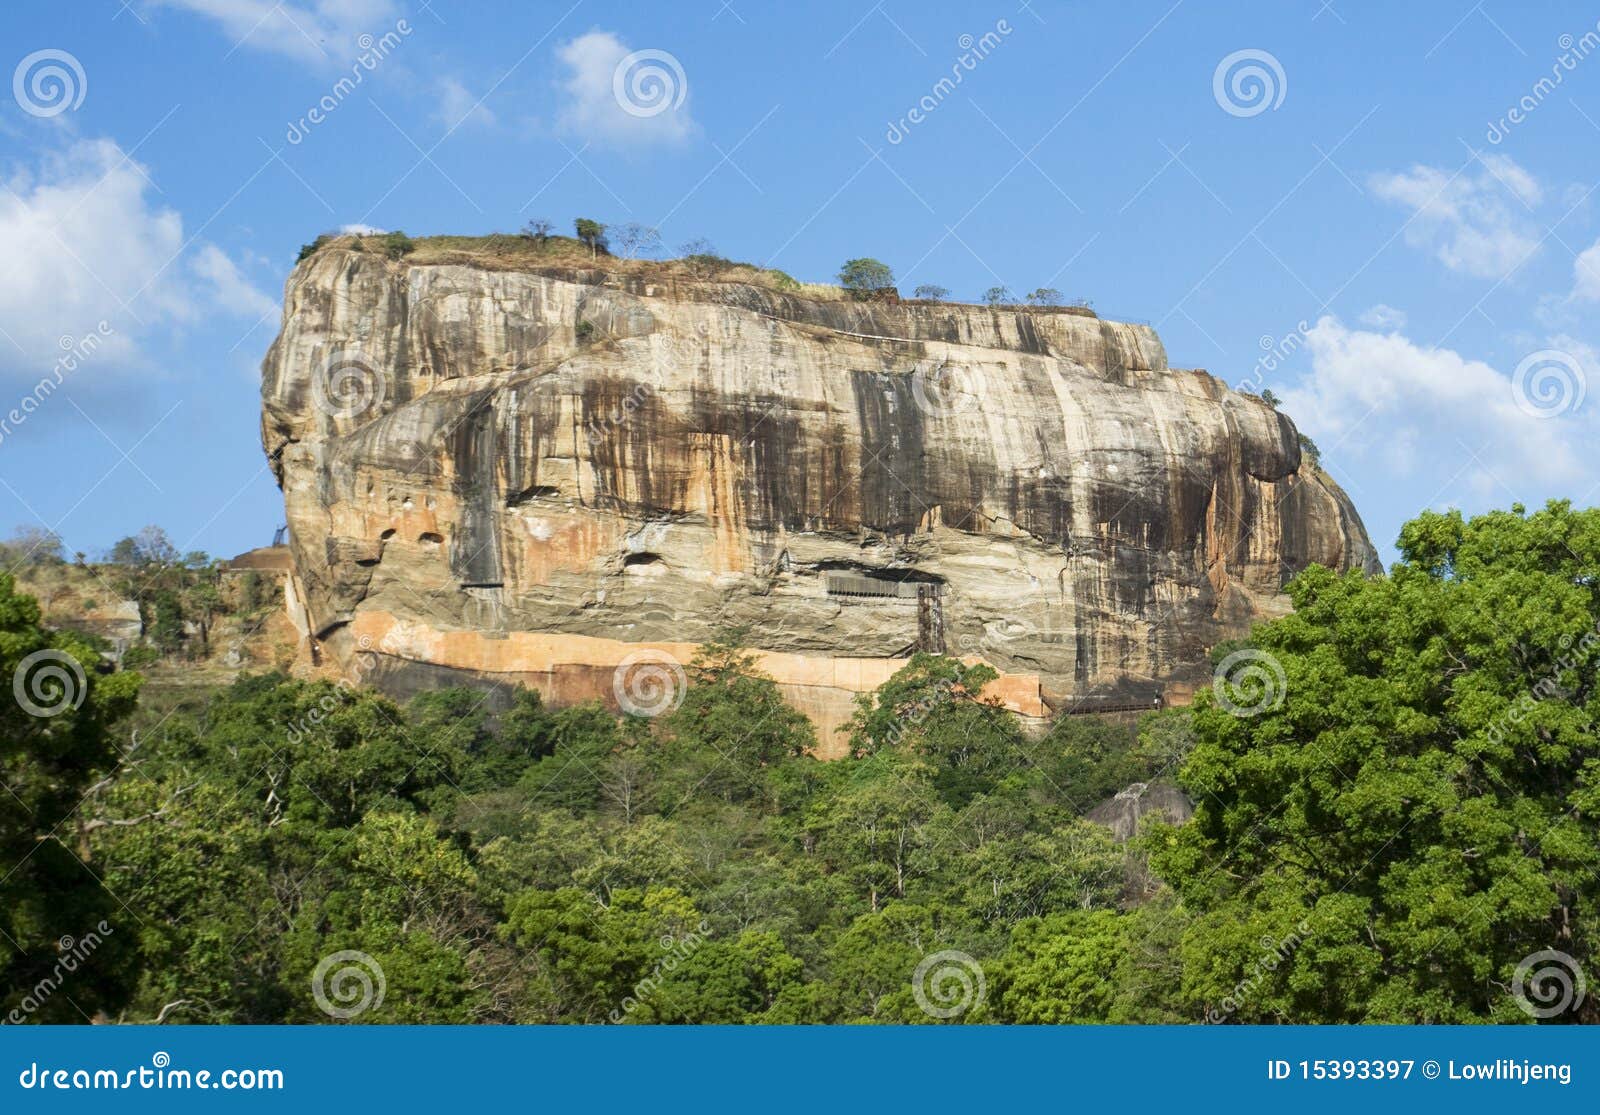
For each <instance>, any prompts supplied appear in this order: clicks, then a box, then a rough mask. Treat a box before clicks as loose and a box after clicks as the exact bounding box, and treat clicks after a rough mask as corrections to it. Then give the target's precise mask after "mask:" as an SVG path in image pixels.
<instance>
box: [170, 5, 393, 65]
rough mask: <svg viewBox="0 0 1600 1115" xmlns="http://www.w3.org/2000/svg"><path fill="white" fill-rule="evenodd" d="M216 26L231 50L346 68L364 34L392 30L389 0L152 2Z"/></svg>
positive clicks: (391, 10)
mask: <svg viewBox="0 0 1600 1115" xmlns="http://www.w3.org/2000/svg"><path fill="white" fill-rule="evenodd" d="M153 2H154V3H156V4H161V5H165V6H166V7H170V8H181V9H183V10H185V11H190V12H194V13H195V14H196V15H201V16H205V17H206V18H208V19H212V20H215V21H216V22H217V23H219V24H221V30H222V33H223V34H224V35H226V36H227V37H228V39H229V41H230V42H231V43H233V44H234V45H235V46H246V47H250V48H252V49H255V50H269V51H273V52H275V53H278V54H284V55H287V56H289V57H290V58H294V59H296V60H298V61H301V62H310V63H313V64H318V65H320V64H323V63H338V64H341V65H342V64H345V63H347V62H348V61H349V60H350V59H351V58H352V57H354V56H355V55H357V54H358V53H360V50H361V47H360V45H359V44H358V42H357V40H358V39H359V38H360V36H361V35H363V34H370V35H373V36H381V35H382V34H383V33H384V32H385V31H388V30H390V29H392V28H393V26H394V22H395V14H396V6H395V3H394V0H301V2H300V3H298V4H290V3H283V2H279V0H153Z"/></svg>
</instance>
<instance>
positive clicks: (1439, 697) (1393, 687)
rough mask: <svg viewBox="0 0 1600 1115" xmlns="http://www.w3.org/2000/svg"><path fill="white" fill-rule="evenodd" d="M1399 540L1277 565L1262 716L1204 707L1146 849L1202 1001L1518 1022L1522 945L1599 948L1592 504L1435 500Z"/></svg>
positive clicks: (1190, 989)
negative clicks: (1353, 555)
mask: <svg viewBox="0 0 1600 1115" xmlns="http://www.w3.org/2000/svg"><path fill="white" fill-rule="evenodd" d="M1400 554H1401V560H1400V562H1399V563H1398V564H1397V565H1395V567H1394V568H1393V570H1392V571H1391V574H1390V576H1389V577H1387V578H1378V579H1371V580H1369V579H1366V578H1364V577H1362V576H1360V575H1359V574H1356V573H1351V574H1348V575H1345V576H1342V577H1341V576H1337V575H1335V574H1333V573H1330V572H1328V571H1327V570H1325V569H1320V568H1316V567H1313V568H1311V569H1309V570H1307V571H1306V572H1304V573H1302V574H1301V575H1300V576H1299V577H1298V578H1296V579H1295V580H1294V581H1293V582H1292V583H1291V584H1290V586H1289V593H1290V596H1291V598H1292V599H1293V601H1294V604H1295V608H1296V611H1295V613H1294V614H1293V615H1290V616H1287V617H1285V618H1283V619H1281V620H1277V621H1275V622H1273V623H1270V624H1266V625H1264V626H1262V627H1258V628H1257V629H1256V632H1255V634H1254V636H1253V637H1252V640H1251V645H1250V648H1249V652H1250V653H1252V654H1255V655H1258V656H1268V659H1269V660H1270V661H1273V662H1275V663H1276V665H1277V666H1278V667H1280V668H1281V669H1282V671H1283V677H1284V679H1285V684H1284V685H1283V686H1282V687H1281V690H1279V691H1278V692H1277V693H1276V694H1275V695H1274V696H1273V697H1272V698H1271V699H1268V698H1265V697H1262V696H1261V694H1259V693H1258V694H1256V699H1255V700H1252V701H1250V702H1249V703H1250V704H1251V706H1252V707H1253V708H1257V710H1258V714H1257V715H1252V716H1237V715H1233V714H1232V713H1230V711H1229V709H1228V708H1227V707H1224V706H1223V705H1221V704H1220V703H1219V702H1218V701H1217V700H1216V699H1214V697H1213V695H1212V694H1211V693H1210V692H1209V691H1205V690H1203V691H1202V692H1201V694H1200V696H1199V698H1198V699H1197V701H1196V704H1195V710H1194V728H1195V734H1196V738H1197V742H1196V744H1195V746H1194V749H1193V751H1192V752H1191V753H1190V754H1189V757H1188V760H1187V762H1185V764H1184V766H1183V770H1182V781H1183V784H1184V785H1185V786H1186V787H1187V788H1188V789H1189V791H1190V793H1191V796H1192V797H1194V798H1195V800H1196V803H1197V807H1196V813H1195V817H1194V820H1193V822H1192V823H1191V824H1189V825H1186V826H1184V827H1183V828H1180V829H1176V830H1165V831H1158V832H1157V833H1156V834H1155V835H1154V836H1153V837H1152V838H1151V841H1150V844H1151V848H1152V851H1153V859H1152V863H1153V865H1154V867H1155V868H1156V869H1157V871H1159V872H1160V874H1161V875H1162V877H1163V878H1165V879H1167V880H1168V881H1169V882H1170V883H1171V884H1172V885H1173V886H1174V888H1175V889H1176V890H1177V891H1178V893H1179V894H1180V895H1181V896H1182V898H1183V901H1184V903H1185V905H1186V906H1188V907H1189V908H1190V909H1191V910H1192V911H1193V912H1194V920H1193V922H1192V923H1191V925H1190V926H1189V928H1188V930H1187V932H1186V933H1185V936H1184V938H1183V942H1182V951H1183V959H1184V965H1183V971H1184V992H1185V995H1186V997H1187V999H1188V1000H1189V1002H1190V1004H1191V1005H1192V1007H1193V1008H1195V1010H1196V1012H1197V1013H1209V1012H1212V1011H1218V1010H1225V1011H1228V1012H1229V1017H1233V1018H1237V1019H1238V1020H1240V1021H1258V1020H1278V1019H1282V1020H1288V1021H1319V1022H1466V1021H1472V1020H1485V1019H1492V1020H1498V1021H1508V1022H1509V1021H1523V1020H1525V1019H1526V1016H1525V1015H1524V1013H1523V1011H1522V1010H1521V1009H1520V1008H1519V1006H1518V1004H1517V1002H1516V1001H1515V999H1514V998H1513V996H1512V995H1510V994H1509V993H1508V991H1507V989H1508V988H1510V987H1511V986H1512V981H1513V976H1514V973H1515V970H1516V968H1517V966H1518V964H1519V963H1520V962H1521V961H1522V960H1523V958H1525V957H1527V956H1529V955H1531V954H1533V953H1536V952H1540V951H1542V950H1552V949H1553V950H1556V951H1559V952H1562V953H1565V954H1566V955H1568V956H1570V957H1571V958H1572V959H1573V962H1574V963H1576V964H1578V965H1579V966H1580V967H1585V968H1592V966H1593V964H1594V962H1595V956H1596V950H1595V940H1596V933H1597V931H1600V919H1597V916H1596V913H1595V911H1596V909H1597V908H1600V907H1597V903H1600V875H1597V874H1596V868H1597V867H1600V840H1597V839H1596V837H1595V832H1594V828H1593V826H1592V825H1588V824H1586V823H1580V822H1579V821H1578V819H1579V818H1582V817H1587V816H1590V815H1592V813H1593V812H1594V810H1595V809H1596V808H1597V807H1600V739H1597V737H1596V734H1595V732H1594V728H1593V724H1594V721H1595V719H1596V717H1597V716H1600V685H1597V684H1596V680H1597V679H1596V670H1597V664H1600V654H1597V653H1596V650H1597V649H1600V645H1597V644H1600V635H1597V634H1596V633H1597V631H1600V627H1597V624H1600V581H1597V579H1596V577H1595V573H1594V571H1595V569H1596V568H1600V511H1594V510H1590V511H1584V512H1574V511H1573V510H1572V509H1571V507H1570V505H1568V504H1566V503H1560V502H1552V503H1551V504H1549V505H1548V506H1547V507H1546V508H1545V509H1544V510H1542V511H1539V512H1536V513H1533V514H1528V513H1526V512H1525V511H1523V509H1522V508H1520V507H1517V508H1513V509H1512V510H1511V511H1510V512H1494V513H1491V514H1487V515H1483V516H1479V517H1477V518H1474V519H1472V520H1470V521H1466V520H1463V518H1462V517H1461V515H1460V513H1459V512H1451V513H1449V514H1447V515H1441V514H1435V513H1432V512H1429V513H1425V514H1423V515H1422V516H1420V517H1419V518H1417V519H1415V520H1413V521H1412V522H1410V523H1408V524H1406V526H1405V527H1404V528H1403V529H1402V531H1401V535H1400ZM1221 863H1226V864H1227V870H1226V871H1217V870H1215V866H1216V865H1217V864H1221ZM1268 939H1270V940H1271V941H1272V942H1274V947H1273V948H1272V949H1270V950H1264V949H1263V946H1262V944H1261V942H1262V941H1264V940H1268ZM1285 942H1288V943H1290V945H1289V947H1287V948H1279V947H1278V946H1280V945H1282V944H1283V943H1285ZM1264 951H1267V952H1270V953H1271V954H1272V963H1271V964H1264V963H1261V958H1262V955H1263V952H1264ZM1279 952H1282V953H1283V954H1284V955H1282V956H1279V955H1277V953H1279ZM1244 985H1248V988H1247V990H1248V993H1246V994H1241V993H1240V988H1241V987H1242V986H1244ZM1597 1017H1600V1015H1597V1014H1596V1007H1595V1005H1594V1004H1593V1003H1592V1002H1588V1001H1585V1003H1584V1004H1583V1005H1581V1006H1579V1007H1576V1009H1573V1010H1571V1011H1569V1013H1568V1014H1567V1015H1565V1016H1564V1020H1567V1021H1586V1020H1587V1021H1593V1020H1595V1019H1596V1018H1597Z"/></svg>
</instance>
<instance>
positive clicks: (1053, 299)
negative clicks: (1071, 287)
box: [1028, 286, 1066, 306]
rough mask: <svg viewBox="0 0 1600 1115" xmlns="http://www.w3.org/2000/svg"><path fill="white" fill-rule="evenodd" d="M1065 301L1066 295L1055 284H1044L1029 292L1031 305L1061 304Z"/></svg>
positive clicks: (1029, 303)
mask: <svg viewBox="0 0 1600 1115" xmlns="http://www.w3.org/2000/svg"><path fill="white" fill-rule="evenodd" d="M1065 301H1066V298H1065V296H1064V295H1062V293H1061V292H1060V291H1059V290H1057V289H1056V288H1055V287H1053V286H1042V287H1039V288H1037V289H1036V290H1032V291H1029V292H1028V305H1030V306H1059V305H1061V304H1062V303H1064V302H1065Z"/></svg>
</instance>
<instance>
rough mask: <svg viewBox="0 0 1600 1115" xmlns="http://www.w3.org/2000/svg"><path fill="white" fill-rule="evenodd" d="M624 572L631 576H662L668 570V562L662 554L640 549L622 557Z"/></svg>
mask: <svg viewBox="0 0 1600 1115" xmlns="http://www.w3.org/2000/svg"><path fill="white" fill-rule="evenodd" d="M622 572H623V574H624V575H625V576H629V577H661V576H664V575H665V574H666V572H667V563H666V560H665V559H664V558H663V557H662V556H661V555H660V554H653V553H651V552H650V551H648V550H640V551H638V552H637V553H632V554H628V555H627V556H626V557H624V558H623V559H622Z"/></svg>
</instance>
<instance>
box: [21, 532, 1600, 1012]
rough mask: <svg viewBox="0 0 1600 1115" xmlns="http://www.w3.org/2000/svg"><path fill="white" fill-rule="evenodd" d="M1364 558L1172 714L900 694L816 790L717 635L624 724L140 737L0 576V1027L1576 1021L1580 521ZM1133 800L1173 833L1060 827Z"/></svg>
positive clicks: (1592, 788)
mask: <svg viewBox="0 0 1600 1115" xmlns="http://www.w3.org/2000/svg"><path fill="white" fill-rule="evenodd" d="M1400 552H1401V560H1400V561H1399V562H1398V563H1397V564H1396V565H1395V566H1394V568H1393V569H1392V570H1391V571H1390V572H1389V574H1388V575H1387V576H1383V577H1377V578H1371V579H1367V578H1363V577H1362V576H1360V575H1359V574H1349V575H1346V576H1337V575H1334V574H1332V573H1329V572H1328V571H1326V570H1323V569H1320V568H1312V569H1310V570H1308V571H1306V572H1304V573H1302V574H1301V575H1300V576H1299V577H1297V578H1296V579H1295V580H1294V581H1293V582H1292V583H1291V584H1290V586H1289V590H1288V591H1289V593H1290V596H1291V598H1292V600H1293V603H1294V606H1295V611H1294V612H1293V613H1292V614H1291V615H1289V616H1287V617H1286V618H1284V619H1281V620H1278V621H1275V622H1272V623H1269V624H1265V625H1262V626H1260V627H1258V628H1257V629H1256V630H1255V631H1254V632H1253V634H1252V636H1251V638H1250V640H1249V641H1248V643H1243V644H1236V645H1230V646H1225V647H1219V648H1217V650H1216V652H1215V661H1216V663H1217V666H1218V681H1217V685H1216V686H1215V688H1214V689H1206V690H1202V691H1201V693H1200V694H1199V696H1198V698H1197V699H1196V701H1195V703H1194V705H1193V707H1192V708H1188V709H1169V710H1166V711H1162V712H1159V713H1152V714H1150V715H1148V716H1146V717H1145V718H1144V719H1143V720H1142V722H1140V723H1139V724H1138V725H1137V727H1136V728H1134V727H1131V726H1128V725H1124V724H1118V723H1112V722H1103V721H1098V720H1095V719H1093V718H1090V717H1081V716H1069V717H1062V718H1061V719H1059V720H1058V721H1057V722H1056V723H1055V724H1054V725H1053V726H1051V727H1050V729H1049V731H1048V732H1047V733H1045V734H1043V735H1034V736H1030V734H1028V733H1026V732H1024V731H1023V730H1022V728H1021V727H1020V726H1019V725H1018V724H1017V723H1016V722H1015V720H1014V719H1013V718H1012V717H1011V716H1010V714H1008V713H1007V712H1005V711H1004V710H1003V709H1001V708H999V707H996V706H994V705H992V704H989V703H986V702H985V701H984V700H982V699H981V698H980V697H979V695H978V694H979V691H980V690H981V688H982V686H983V683H984V682H985V681H986V680H987V679H988V678H989V677H990V676H991V672H990V671H988V669H987V668H986V667H982V666H968V665H964V664H962V663H961V662H958V661H956V660H954V659H949V658H940V657H933V656H925V655H922V656H918V657H915V658H913V659H910V660H909V661H908V662H907V665H906V666H905V668H904V669H903V670H901V671H900V673H898V674H897V675H896V676H895V677H894V678H893V679H891V680H890V681H889V682H888V683H887V684H885V685H884V686H883V687H882V688H881V689H880V690H879V691H878V692H877V693H875V694H873V695H872V696H871V698H870V699H867V700H864V701H863V702H862V705H861V708H860V710H859V712H858V714H857V716H856V719H855V721H854V723H853V725H852V727H851V733H852V735H851V743H852V756H851V757H850V758H847V759H842V760H838V761H835V762H828V763H824V762H819V761H817V760H815V759H812V758H811V757H809V755H808V753H807V751H808V748H809V747H810V746H811V745H812V744H813V742H814V737H813V732H812V728H811V726H810V724H809V723H808V722H807V721H806V720H805V719H804V718H803V717H801V716H800V715H799V714H798V713H796V712H794V711H792V710H791V709H789V708H788V707H787V706H786V705H784V704H783V703H782V702H781V701H780V700H779V697H778V692H777V689H776V687H775V686H774V684H773V683H772V682H771V681H770V680H769V679H766V678H764V677H763V676H761V674H760V673H759V672H758V671H757V670H755V669H754V668H753V666H752V664H751V659H750V657H749V656H748V655H747V654H746V653H745V652H743V651H742V650H741V649H740V646H739V638H738V633H730V635H729V637H728V639H727V640H725V641H723V642H719V643H717V644H714V645H709V646H707V647H706V648H704V650H703V652H702V653H701V655H700V657H699V658H698V659H696V661H695V662H694V663H692V664H691V665H690V666H689V668H688V670H687V675H686V676H687V683H688V684H687V687H686V689H685V690H684V691H683V693H682V701H681V703H680V704H677V706H676V707H675V708H673V709H672V710H671V711H669V712H667V713H665V714H664V715H661V716H659V717H656V718H654V719H648V720H647V719H638V718H623V719H618V718H617V717H615V716H613V715H612V714H610V713H608V712H606V711H604V710H603V709H601V708H599V707H578V708H566V709H560V710H554V709H551V708H548V707H546V706H545V705H544V704H543V703H542V702H541V700H540V698H539V696H538V694H537V693H534V692H530V691H522V692H519V693H518V694H517V695H516V698H515V700H514V702H512V704H511V707H509V708H505V709H501V710H500V711H496V712H494V713H491V712H490V711H489V710H488V709H487V707H486V706H485V704H484V703H483V695H482V694H480V693H477V692H472V691H468V690H444V691H438V692H433V693H427V694H424V695H422V696H419V697H417V698H415V699H414V700H412V701H411V702H410V703H409V704H406V705H403V706H402V705H399V704H396V703H395V702H393V701H391V700H389V699H387V698H385V697H383V696H381V695H379V694H376V693H374V692H371V691H367V690H363V689H360V688H357V687H354V686H348V685H343V684H335V683H330V682H315V683H308V682H304V681H295V680H290V679H288V678H287V677H285V676H282V675H270V674H269V675H260V676H253V677H248V678H246V679H245V680H242V681H239V682H238V683H236V684H234V685H233V686H232V687H231V688H227V689H225V690H220V691H217V692H215V693H212V694H208V695H205V696H203V697H195V696H189V697H184V698H182V699H174V700H172V701H170V702H169V703H168V707H162V706H160V705H151V704H150V703H149V702H148V701H145V702H141V699H140V694H139V690H140V679H139V677H138V675H137V673H134V672H130V671H127V670H119V671H114V672H103V671H104V670H106V669H108V667H104V666H103V665H102V662H101V656H100V655H99V653H98V652H97V650H96V649H95V648H94V647H93V646H92V645H91V644H90V643H88V642H86V641H84V640H82V639H81V638H78V637H75V636H72V635H70V634H67V633H62V632H52V631H47V630H45V629H43V627H42V626H41V625H40V622H39V613H38V608H37V606H36V605H35V604H34V602H33V601H32V600H30V599H29V598H27V597H25V596H22V595H19V594H18V593H17V592H16V591H15V586H14V583H13V582H12V580H11V578H10V577H9V576H0V668H3V670H4V675H5V676H6V677H9V678H13V679H14V684H13V696H14V697H15V700H10V701H6V702H4V704H3V706H0V740H3V748H4V750H3V752H0V781H3V783H4V793H3V794H0V859H3V861H4V862H3V864H0V868H3V869H4V870H5V874H4V877H3V878H0V991H3V994H4V999H3V1001H0V1014H4V1015H5V1016H6V1017H7V1018H8V1019H9V1020H10V1021H24V1020H26V1021H34V1022H82V1021H86V1020H91V1019H98V1018H104V1019H108V1020H113V1021H130V1022H148V1021H163V1022H190V1023H226V1022H239V1023H266V1022H327V1021H330V1020H335V1019H346V1018H348V1019H353V1020H358V1021H360V1022H364V1023H365V1022H378V1023H381V1022H440V1023H444V1022H450V1023H456V1022H590V1023H599V1022H623V1021H625V1022H634V1023H685V1022H692V1023H740V1022H769V1023H834V1022H890V1023H926V1022H945V1021H948V1022H964V1023H977V1022H1022V1023H1039V1022H1045V1023H1049V1022H1204V1021H1210V1022H1471V1021H1501V1022H1524V1021H1530V1020H1534V1019H1541V1020H1546V1021H1550V1022H1592V1021H1595V1020H1597V1018H1600V1010H1597V1008H1596V1006H1595V999H1594V998H1593V997H1587V996H1586V995H1585V994H1584V990H1585V989H1584V987H1583V984H1582V981H1583V974H1584V972H1585V971H1587V972H1590V973H1592V972H1594V971H1595V967H1594V965H1595V959H1596V951H1595V941H1596V936H1597V932H1600V922H1597V917H1596V910H1597V898H1600V875H1597V869H1600V831H1597V828H1596V824H1595V818H1596V816H1597V814H1600V739H1597V733H1596V728H1595V719H1596V717H1597V715H1600V688H1597V686H1596V663H1597V661H1600V511H1593V510H1590V511H1582V512H1578V511H1573V510H1572V509H1571V508H1570V507H1568V506H1567V505H1564V504H1551V505H1550V506H1549V507H1547V508H1545V509H1544V510H1541V511H1538V512H1534V513H1528V512H1525V511H1524V510H1523V509H1522V508H1520V507H1519V508H1513V509H1512V510H1510V511H1507V512H1499V513H1494V514H1489V515H1485V516H1481V517H1479V518H1475V519H1473V520H1471V521H1464V520H1463V519H1462V518H1461V516H1459V515H1458V514H1454V513H1452V514H1447V515H1445V514H1432V513H1430V514H1425V515H1423V516H1421V517H1420V518H1418V519H1417V520H1415V521H1413V522H1412V523H1410V524H1408V525H1407V527H1406V528H1405V530H1404V532H1403V535H1402V537H1401V539H1400ZM1239 663H1244V664H1245V665H1246V667H1247V669H1246V670H1245V671H1243V672H1241V673H1232V672H1231V671H1233V670H1234V667H1235V666H1237V664H1239ZM41 669H43V670H46V671H48V670H52V669H53V670H54V674H53V675H49V676H47V675H46V674H43V673H41V672H40V671H41ZM30 671H31V673H30ZM1135 782H1173V783H1176V784H1177V785H1179V786H1180V787H1181V788H1182V790H1183V792H1184V793H1185V794H1186V795H1187V796H1188V798H1189V799H1190V800H1191V801H1192V802H1193V803H1194V806H1195V814H1194V817H1193V819H1192V820H1190V821H1188V822H1187V823H1184V824H1181V825H1176V826H1174V825H1170V824H1167V823H1165V822H1163V821H1161V820H1160V819H1158V818H1149V819H1147V821H1146V823H1145V824H1144V825H1143V826H1142V827H1141V829H1140V831H1139V832H1138V833H1137V834H1135V835H1134V836H1133V838H1132V839H1130V840H1128V841H1127V842H1125V843H1118V842H1117V841H1116V840H1114V839H1113V837H1112V834H1111V832H1110V831H1109V830H1108V829H1107V828H1105V827H1103V826H1101V825H1099V824H1095V823H1093V822H1091V821H1089V820H1087V819H1086V818H1085V816H1084V814H1085V813H1086V812H1087V811H1088V810H1089V809H1090V808H1091V807H1092V806H1094V805H1096V804H1098V803H1100V802H1102V801H1104V800H1105V799H1107V798H1109V797H1111V796H1112V795H1114V794H1115V793H1116V792H1117V791H1119V790H1121V789H1123V788H1124V787H1127V786H1128V785H1129V784H1131V783H1135ZM1563 981H1564V982H1563Z"/></svg>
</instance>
